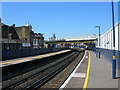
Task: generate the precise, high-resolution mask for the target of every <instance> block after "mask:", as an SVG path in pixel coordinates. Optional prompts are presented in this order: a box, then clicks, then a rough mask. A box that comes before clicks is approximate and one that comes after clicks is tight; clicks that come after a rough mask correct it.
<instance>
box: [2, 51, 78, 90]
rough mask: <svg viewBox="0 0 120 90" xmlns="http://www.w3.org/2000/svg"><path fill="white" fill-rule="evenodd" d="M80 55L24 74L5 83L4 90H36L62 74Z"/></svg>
mask: <svg viewBox="0 0 120 90" xmlns="http://www.w3.org/2000/svg"><path fill="white" fill-rule="evenodd" d="M78 55H79V52H72V53H70V54H69V55H67V56H65V57H63V58H60V59H59V60H56V61H54V62H52V63H50V64H47V65H44V66H42V67H39V68H36V69H34V70H32V71H29V72H26V73H23V74H22V75H19V76H16V77H13V78H11V79H9V80H5V81H3V90H7V89H9V90H16V89H25V90H29V89H30V90H31V89H32V90H35V89H37V88H39V87H40V86H42V85H43V84H44V83H45V82H47V81H48V80H50V79H51V78H52V77H54V76H55V75H57V74H58V73H59V72H61V71H62V70H63V69H64V68H65V67H67V66H68V65H69V64H70V63H71V62H73V61H74V60H75V58H76V57H77V56H78Z"/></svg>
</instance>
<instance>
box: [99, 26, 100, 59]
mask: <svg viewBox="0 0 120 90" xmlns="http://www.w3.org/2000/svg"><path fill="white" fill-rule="evenodd" d="M99 58H100V26H99Z"/></svg>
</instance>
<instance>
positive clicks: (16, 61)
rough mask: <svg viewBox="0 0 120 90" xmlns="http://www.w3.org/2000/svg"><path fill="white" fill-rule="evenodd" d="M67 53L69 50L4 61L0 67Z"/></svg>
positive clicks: (0, 63)
mask: <svg viewBox="0 0 120 90" xmlns="http://www.w3.org/2000/svg"><path fill="white" fill-rule="evenodd" d="M69 51H70V50H62V51H59V52H52V53H47V54H42V55H36V56H29V57H23V58H16V59H10V60H6V61H1V62H0V67H5V66H9V65H13V64H19V63H24V62H29V61H32V60H35V59H42V58H45V57H50V56H54V55H58V54H62V53H66V52H69Z"/></svg>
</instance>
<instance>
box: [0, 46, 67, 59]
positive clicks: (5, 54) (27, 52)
mask: <svg viewBox="0 0 120 90" xmlns="http://www.w3.org/2000/svg"><path fill="white" fill-rule="evenodd" d="M67 49H68V48H67V47H64V48H40V49H21V50H2V52H1V51H0V52H1V53H2V60H8V59H14V58H21V57H27V56H34V55H41V54H45V53H50V52H56V51H61V50H67Z"/></svg>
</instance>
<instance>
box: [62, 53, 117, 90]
mask: <svg viewBox="0 0 120 90" xmlns="http://www.w3.org/2000/svg"><path fill="white" fill-rule="evenodd" d="M87 52H89V53H86V55H84V57H83V59H82V60H81V62H80V63H79V64H78V66H77V67H76V69H75V70H74V71H73V72H72V74H71V75H70V76H69V77H68V79H67V80H66V81H65V82H64V84H63V85H62V86H61V87H60V90H62V89H63V90H64V89H66V88H81V89H82V88H83V90H84V89H86V88H87V89H89V88H92V89H94V88H103V89H112V90H118V88H119V78H118V79H112V64H111V62H110V61H108V60H106V59H105V58H103V57H102V56H101V58H100V59H99V58H98V57H96V54H95V53H94V52H93V51H87ZM86 66H87V68H85V67H86ZM117 77H119V76H118V73H117Z"/></svg>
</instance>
